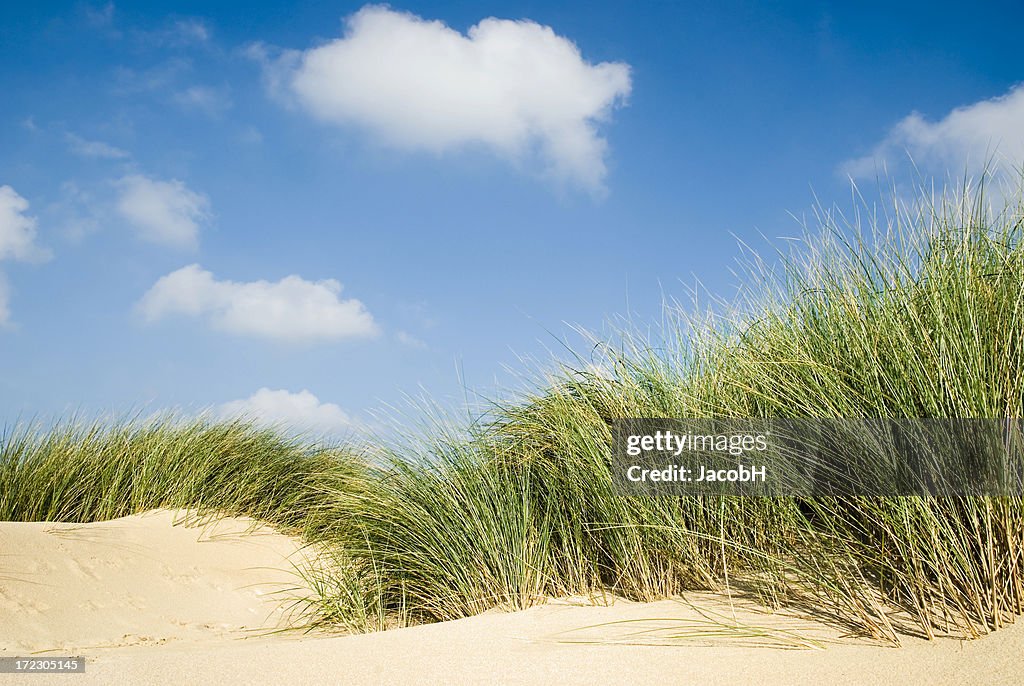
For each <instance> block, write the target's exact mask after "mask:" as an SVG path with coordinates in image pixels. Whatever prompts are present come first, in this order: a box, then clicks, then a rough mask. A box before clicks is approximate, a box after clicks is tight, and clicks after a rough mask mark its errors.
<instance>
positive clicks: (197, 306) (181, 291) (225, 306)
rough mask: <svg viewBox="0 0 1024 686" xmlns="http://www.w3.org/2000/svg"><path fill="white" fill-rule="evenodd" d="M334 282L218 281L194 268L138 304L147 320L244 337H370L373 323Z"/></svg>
mask: <svg viewBox="0 0 1024 686" xmlns="http://www.w3.org/2000/svg"><path fill="white" fill-rule="evenodd" d="M340 294H341V284H340V283H338V282H337V281H335V280H334V279H326V280H324V281H306V280H305V279H302V278H300V277H298V276H286V277H285V278H283V279H281V280H280V281H276V282H270V281H251V282H243V283H240V282H236V281H218V280H217V279H216V278H215V277H214V275H213V274H212V273H210V272H208V271H206V270H204V269H203V268H202V267H200V266H199V265H197V264H193V265H189V266H187V267H183V268H181V269H179V270H177V271H175V272H172V273H170V274H168V275H167V276H164V277H162V278H160V279H159V280H158V281H157V282H156V283H155V284H154V285H153V287H152V288H150V289H149V291H148V292H147V293H146V294H145V295H144V296H143V297H142V300H141V301H140V302H139V310H140V312H141V313H142V315H143V316H144V317H145V319H146V320H147V321H150V322H153V321H157V320H159V319H162V318H164V317H166V316H168V315H175V314H177V315H186V316H190V317H200V318H203V319H205V320H206V321H207V322H208V323H209V324H210V326H212V327H214V328H216V329H220V330H222V331H228V332H231V333H236V334H240V335H246V336H257V337H261V338H270V339H276V340H281V341H291V342H307V341H326V340H342V339H346V338H359V337H370V336H375V335H376V334H377V333H378V328H377V324H376V323H375V322H374V320H373V317H372V316H371V315H370V313H369V312H368V311H367V310H366V308H365V307H364V306H363V304H362V303H361V302H360V301H358V300H354V299H348V300H344V299H341V298H340V297H339V296H340Z"/></svg>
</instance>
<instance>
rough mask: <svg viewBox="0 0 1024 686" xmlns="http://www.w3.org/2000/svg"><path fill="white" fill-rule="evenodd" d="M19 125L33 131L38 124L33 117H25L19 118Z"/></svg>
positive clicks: (36, 129) (37, 128)
mask: <svg viewBox="0 0 1024 686" xmlns="http://www.w3.org/2000/svg"><path fill="white" fill-rule="evenodd" d="M21 126H22V128H24V129H25V130H26V131H31V132H32V133H35V132H37V131H38V130H39V125H38V124H36V120H35V117H25V118H24V119H22V120H21Z"/></svg>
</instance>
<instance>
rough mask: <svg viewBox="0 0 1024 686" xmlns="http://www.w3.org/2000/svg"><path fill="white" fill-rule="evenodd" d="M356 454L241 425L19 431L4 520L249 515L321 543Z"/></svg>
mask: <svg viewBox="0 0 1024 686" xmlns="http://www.w3.org/2000/svg"><path fill="white" fill-rule="evenodd" d="M360 468H361V467H360V462H359V460H358V458H356V457H355V456H354V455H352V454H350V453H349V452H346V451H342V450H338V449H327V448H320V447H316V446H308V445H304V444H303V443H301V442H300V441H298V440H297V439H289V438H285V437H283V436H282V435H281V434H280V433H279V432H277V431H275V430H272V429H261V428H258V427H256V426H254V425H252V424H250V423H246V422H242V421H227V422H212V421H207V420H205V419H196V420H190V421H179V420H176V419H174V418H164V419H154V420H150V421H144V422H138V421H126V422H120V423H118V422H115V423H113V424H100V423H96V424H92V425H75V424H66V425H61V426H57V427H55V428H52V429H50V430H48V431H38V430H34V429H33V428H31V427H28V428H24V427H23V428H21V429H16V430H14V431H12V432H9V433H7V434H5V435H4V437H3V439H2V441H0V484H2V488H0V520H10V521H68V522H92V521H99V520H105V519H114V518H117V517H124V516H127V515H131V514H135V513H138V512H144V511H146V510H151V509H155V508H196V509H200V510H210V511H216V512H219V513H223V514H227V515H245V516H249V517H253V518H256V519H259V520H262V521H266V522H270V523H273V524H275V525H277V526H279V527H282V528H284V529H287V530H289V531H300V532H302V533H303V534H304V535H307V536H309V537H311V538H320V537H322V536H324V535H326V534H327V532H329V531H330V530H331V529H332V528H333V527H336V526H338V525H339V524H340V519H339V514H340V513H339V512H338V510H337V508H336V506H335V503H334V502H333V501H332V500H330V499H328V498H326V497H325V496H324V494H325V493H327V492H328V491H330V490H340V489H342V488H343V486H342V484H344V483H345V482H347V481H348V480H349V479H351V478H353V477H354V476H355V475H356V474H358V473H359V471H360Z"/></svg>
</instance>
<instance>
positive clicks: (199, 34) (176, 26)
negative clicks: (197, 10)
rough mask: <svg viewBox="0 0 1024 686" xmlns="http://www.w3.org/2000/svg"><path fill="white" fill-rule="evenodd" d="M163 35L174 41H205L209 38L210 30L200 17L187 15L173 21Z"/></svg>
mask: <svg viewBox="0 0 1024 686" xmlns="http://www.w3.org/2000/svg"><path fill="white" fill-rule="evenodd" d="M165 35H166V36H167V38H168V40H169V41H170V42H174V43H206V42H208V41H209V40H210V35H211V31H210V27H209V26H207V24H206V22H204V21H203V20H202V19H197V18H195V17H189V18H186V19H178V20H176V21H174V23H173V24H171V27H170V28H169V29H168V30H167V31H166V32H165Z"/></svg>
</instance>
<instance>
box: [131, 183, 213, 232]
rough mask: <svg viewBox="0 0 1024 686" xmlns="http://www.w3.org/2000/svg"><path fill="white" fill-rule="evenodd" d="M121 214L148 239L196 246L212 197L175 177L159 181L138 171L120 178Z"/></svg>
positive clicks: (207, 217)
mask: <svg viewBox="0 0 1024 686" xmlns="http://www.w3.org/2000/svg"><path fill="white" fill-rule="evenodd" d="M116 185H117V189H118V191H119V195H118V198H117V201H116V204H115V208H116V210H117V212H118V214H120V215H121V217H123V218H124V219H126V220H127V221H128V223H129V224H131V226H132V228H134V229H135V230H136V231H137V232H138V235H139V236H140V237H141V238H143V239H145V240H148V241H152V242H154V243H160V244H163V245H169V246H173V247H180V248H195V247H196V246H197V244H198V242H199V227H200V225H201V224H203V223H204V222H206V221H207V220H208V219H209V216H210V215H209V206H210V201H209V199H208V198H207V197H206V196H205V195H202V194H201V193H196V192H195V191H191V190H189V189H188V188H187V187H186V186H185V184H184V183H182V182H181V181H178V180H174V179H172V180H171V181H159V180H156V179H151V178H148V177H146V176H141V175H139V174H133V175H130V176H125V177H124V178H122V179H120V180H119V181H118V182H117V184H116Z"/></svg>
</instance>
